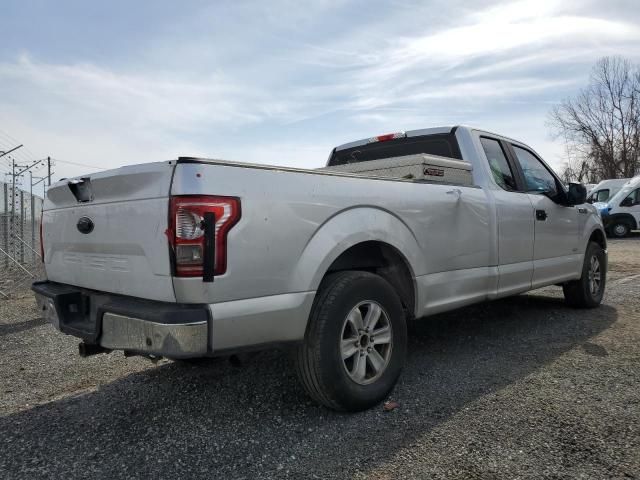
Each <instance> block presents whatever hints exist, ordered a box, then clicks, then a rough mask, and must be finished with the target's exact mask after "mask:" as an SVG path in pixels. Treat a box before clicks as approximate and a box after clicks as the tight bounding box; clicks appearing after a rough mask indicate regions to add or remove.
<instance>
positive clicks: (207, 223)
mask: <svg viewBox="0 0 640 480" xmlns="http://www.w3.org/2000/svg"><path fill="white" fill-rule="evenodd" d="M202 223H203V227H204V253H203V255H202V281H203V282H207V283H210V282H213V271H214V268H215V260H216V215H215V213H213V212H205V214H204V220H203V221H202Z"/></svg>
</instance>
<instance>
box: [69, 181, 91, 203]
mask: <svg viewBox="0 0 640 480" xmlns="http://www.w3.org/2000/svg"><path fill="white" fill-rule="evenodd" d="M68 185H69V190H71V193H73V196H74V197H76V200H77V201H78V203H86V202H90V201H92V200H93V190H92V189H91V179H90V178H89V177H82V178H79V179H75V180H69V183H68Z"/></svg>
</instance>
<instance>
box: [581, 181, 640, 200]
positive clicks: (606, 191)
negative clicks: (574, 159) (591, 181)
mask: <svg viewBox="0 0 640 480" xmlns="http://www.w3.org/2000/svg"><path fill="white" fill-rule="evenodd" d="M629 180H631V179H630V178H614V179H611V180H603V181H601V182H600V183H598V184H597V185H595V186H594V187H593V188H591V189H590V190H588V192H589V196H588V197H587V202H589V203H596V202H606V201H607V200H609V199H610V198H612V197H613V196H614V195H615V194H616V193H618V191H620V189H621V188H622V187H623V186H624V184H625V183H627V182H628V181H629Z"/></svg>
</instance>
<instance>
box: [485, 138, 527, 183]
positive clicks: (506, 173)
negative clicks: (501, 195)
mask: <svg viewBox="0 0 640 480" xmlns="http://www.w3.org/2000/svg"><path fill="white" fill-rule="evenodd" d="M480 142H481V143H482V148H483V149H484V153H485V155H486V156H487V160H488V161H489V168H491V173H492V174H493V178H494V180H495V181H496V183H497V184H498V185H500V186H501V187H502V188H503V189H505V190H517V189H518V187H517V186H516V180H515V178H514V176H513V172H512V171H511V166H510V165H509V162H508V161H507V156H506V155H505V154H504V151H503V150H502V146H501V145H500V142H498V141H497V140H494V139H492V138H485V137H481V138H480Z"/></svg>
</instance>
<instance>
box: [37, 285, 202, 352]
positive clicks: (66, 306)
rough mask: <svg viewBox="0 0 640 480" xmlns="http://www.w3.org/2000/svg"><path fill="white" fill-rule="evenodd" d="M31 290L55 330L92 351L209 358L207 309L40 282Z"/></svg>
mask: <svg viewBox="0 0 640 480" xmlns="http://www.w3.org/2000/svg"><path fill="white" fill-rule="evenodd" d="M32 290H33V291H34V292H35V294H36V300H37V303H38V306H39V307H40V309H41V311H42V313H43V315H44V316H45V318H46V319H47V320H48V321H49V322H50V323H51V324H52V325H53V326H54V327H56V328H57V329H58V330H60V331H61V332H63V333H66V334H69V335H73V336H76V337H78V338H80V339H82V340H83V342H84V343H86V344H88V345H94V346H100V347H103V348H104V349H108V350H124V351H125V352H130V353H140V354H146V355H157V356H165V357H171V358H193V357H204V356H207V355H208V354H210V353H211V352H210V349H209V333H210V332H209V324H210V314H209V309H208V307H207V306H206V305H191V304H184V305H183V304H176V303H166V302H157V301H148V300H140V299H134V298H131V297H124V296H120V295H110V294H104V293H102V292H95V291H91V290H86V289H80V288H77V287H73V286H70V285H62V284H57V283H54V282H36V283H34V284H33V286H32Z"/></svg>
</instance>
